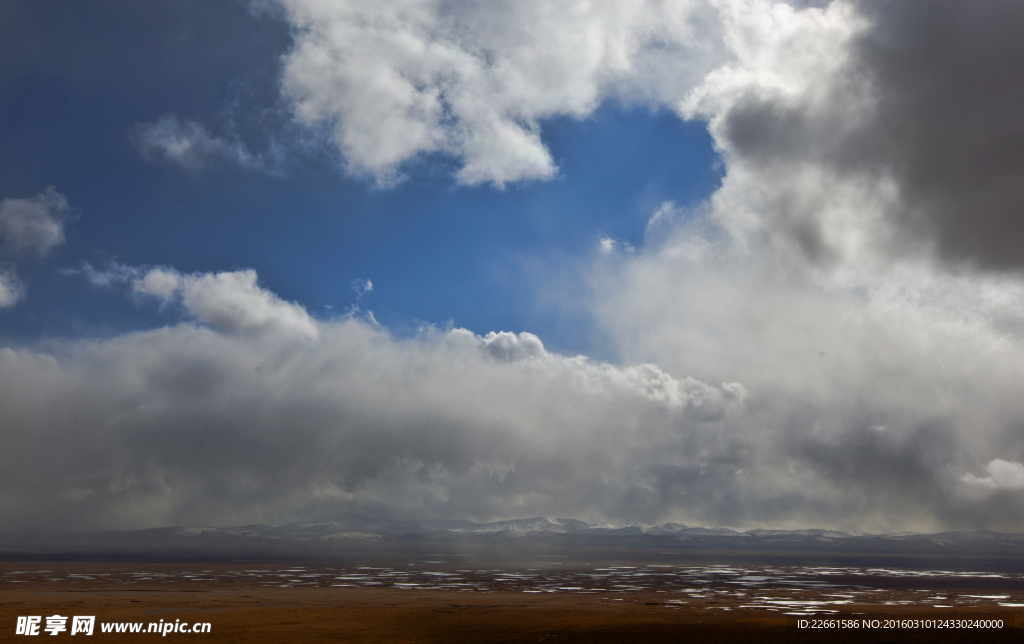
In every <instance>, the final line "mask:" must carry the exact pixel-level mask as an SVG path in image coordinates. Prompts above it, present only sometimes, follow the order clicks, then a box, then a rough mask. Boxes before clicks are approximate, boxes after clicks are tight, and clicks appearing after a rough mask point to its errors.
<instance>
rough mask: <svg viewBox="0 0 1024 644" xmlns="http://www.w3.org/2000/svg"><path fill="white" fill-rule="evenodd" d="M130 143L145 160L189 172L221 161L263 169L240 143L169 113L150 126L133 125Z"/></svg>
mask: <svg viewBox="0 0 1024 644" xmlns="http://www.w3.org/2000/svg"><path fill="white" fill-rule="evenodd" d="M133 139H134V142H135V145H136V146H137V147H138V149H139V152H141V153H142V155H143V156H144V157H145V158H147V159H151V160H160V161H167V162H170V163H175V164H177V165H180V166H183V167H185V168H188V169H190V170H198V169H200V168H202V167H204V166H206V165H209V164H211V163H218V162H224V161H226V162H230V163H235V164H237V165H239V166H241V167H243V168H258V167H262V165H263V161H262V159H261V158H260V157H258V156H255V155H253V154H252V153H251V152H250V151H249V149H248V148H247V147H246V146H245V144H243V143H242V142H241V141H238V140H228V139H225V138H221V137H217V136H214V135H212V134H210V132H209V131H207V129H206V128H205V127H203V126H202V125H200V124H199V123H196V122H195V121H190V120H187V119H183V118H181V117H180V116H178V115H177V114H173V113H169V114H164V115H163V116H161V117H160V119H159V120H157V121H155V122H153V123H142V124H139V125H137V126H136V127H135V130H134V132H133Z"/></svg>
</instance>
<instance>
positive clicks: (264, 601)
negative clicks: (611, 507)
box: [0, 559, 1024, 644]
mask: <svg viewBox="0 0 1024 644" xmlns="http://www.w3.org/2000/svg"><path fill="white" fill-rule="evenodd" d="M0 580H2V581H0V624H2V625H3V627H2V631H0V640H3V641H19V640H23V639H24V638H23V636H18V635H15V625H16V622H17V618H18V617H19V616H26V615H38V616H41V617H43V621H44V622H45V617H47V616H51V615H62V616H74V615H94V616H95V617H96V627H95V632H94V635H93V637H95V638H98V639H101V640H104V641H123V642H134V641H153V639H154V638H156V637H161V636H160V635H157V634H154V633H146V632H143V633H139V634H129V633H103V632H101V630H102V629H101V624H104V623H142V624H143V626H142V629H143V631H145V629H146V627H147V626H148V624H149V623H151V622H159V621H160V620H163V621H164V622H165V623H166V622H174V621H176V620H179V621H180V622H182V623H187V624H194V623H196V622H209V623H210V625H211V632H210V633H208V634H204V633H195V634H193V633H188V634H186V633H169V634H168V635H166V636H164V637H169V638H171V639H172V640H179V641H180V640H192V641H197V640H199V641H202V640H205V641H213V642H352V643H357V642H358V643H363V642H424V643H426V642H451V643H463V642H467V643H468V642H496V643H505V642H508V643H512V642H549V643H550V642H553V643H555V644H562V643H575V642H679V641H686V640H689V639H691V638H696V639H697V640H698V641H702V642H724V641H734V642H736V641H738V642H744V641H764V642H797V641H831V642H914V641H922V642H925V641H928V642H943V641H949V642H965V641H978V642H1001V641H1007V642H1009V641H1020V639H1021V636H1022V635H1024V631H1022V630H1021V629H1022V627H1024V579H1022V578H1021V576H1020V575H1017V574H993V573H977V574H974V573H970V572H950V571H939V570H933V571H920V570H919V571H911V570H898V569H883V568H863V567H823V566H771V565H756V564H755V565H740V564H736V563H731V564H728V565H724V564H701V565H687V564H679V565H673V564H653V565H652V564H645V563H644V562H642V561H616V562H602V563H580V562H571V563H570V562H567V563H558V562H552V561H543V562H540V563H529V565H528V566H524V565H518V564H510V562H508V561H501V562H487V561H466V560H461V561H453V560H447V561H446V560H441V559H438V560H417V561H412V562H410V561H399V562H374V563H368V562H359V563H351V564H346V563H343V562H331V563H322V562H306V563H304V564H296V563H293V562H273V563H267V562H258V561H241V562H239V561H236V562H230V563H220V562H166V561H165V562H160V561H135V562H130V561H129V562H118V561H105V562H89V561H56V562H55V561H8V562H0ZM874 618H877V619H880V620H882V624H883V625H884V624H885V623H886V620H893V619H907V618H916V619H924V620H961V622H962V621H964V620H966V621H974V620H993V619H996V620H1002V621H1003V628H1001V629H978V628H969V629H948V628H943V629H936V628H916V629H915V628H884V627H879V628H863V627H858V628H844V629H808V628H803V629H801V628H798V621H799V620H805V621H807V622H809V623H814V622H815V621H816V620H817V621H819V622H820V621H822V620H838V619H846V620H849V619H856V620H857V621H858V623H864V622H863V620H866V619H874ZM42 636H44V637H47V639H49V635H47V634H46V633H42ZM58 637H62V638H63V637H70V635H69V633H67V632H64V633H60V634H59V635H58ZM74 637H79V635H75V636H74ZM90 639H91V638H90Z"/></svg>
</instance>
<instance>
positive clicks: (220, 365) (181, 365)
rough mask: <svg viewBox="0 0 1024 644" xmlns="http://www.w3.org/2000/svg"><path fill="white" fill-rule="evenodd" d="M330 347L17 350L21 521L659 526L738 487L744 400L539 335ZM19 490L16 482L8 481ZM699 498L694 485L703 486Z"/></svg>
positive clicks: (11, 403) (377, 337) (13, 410)
mask: <svg viewBox="0 0 1024 644" xmlns="http://www.w3.org/2000/svg"><path fill="white" fill-rule="evenodd" d="M319 331H320V340H319V342H318V343H317V344H315V345H303V344H296V343H282V342H280V341H277V340H276V339H272V338H260V339H258V338H252V337H239V336H229V335H224V334H221V333H217V332H215V331H213V330H209V329H205V328H200V327H195V326H191V325H187V324H186V325H179V326H176V327H172V328H166V329H161V330H157V331H150V332H145V333H138V334H132V335H129V336H124V337H120V338H116V339H114V340H110V341H105V342H84V341H81V342H73V343H68V344H64V345H61V346H54V347H52V348H51V350H50V351H49V352H47V353H43V352H39V351H35V352H33V351H27V350H25V351H13V350H10V349H4V350H2V351H0V382H2V385H3V386H2V387H0V392H3V394H2V396H3V400H2V404H3V407H4V410H5V412H4V414H3V417H2V419H0V423H3V432H4V435H5V436H6V437H7V442H8V445H9V447H10V449H7V450H4V453H3V455H2V456H0V461H2V465H3V467H2V468H0V472H2V473H0V477H2V478H3V486H0V487H2V489H4V490H8V493H7V494H6V495H5V496H3V497H0V514H2V516H4V517H5V522H6V524H7V525H20V526H37V527H49V528H55V527H110V526H122V527H144V526H151V525H167V524H175V523H215V524H222V525H223V524H232V523H245V522H254V521H274V520H284V519H287V518H291V517H296V516H309V515H311V514H313V515H315V514H317V513H326V512H331V511H337V510H339V509H362V510H364V511H368V512H388V513H397V514H402V515H407V516H440V515H444V516H470V517H481V518H486V517H494V516H508V515H512V516H518V515H524V514H537V513H542V514H543V513H548V514H574V515H583V516H587V517H591V518H595V519H597V518H604V517H614V518H620V519H628V518H642V519H647V520H654V519H657V518H661V517H662V516H664V515H665V500H666V497H668V498H678V499H680V500H682V502H683V505H684V506H693V507H694V508H697V507H699V506H701V505H702V504H704V503H706V502H707V501H706V500H705V501H702V500H700V496H699V495H692V493H693V490H692V489H688V488H689V487H690V485H692V484H694V483H696V484H697V485H698V486H699V487H707V488H709V489H713V488H714V487H716V486H717V485H719V484H720V483H716V482H714V481H716V480H717V479H719V478H720V476H721V472H719V466H718V465H716V459H717V458H720V457H721V455H722V454H723V453H728V452H729V451H730V450H731V449H734V446H731V445H730V444H731V443H732V441H731V439H730V438H729V437H728V436H727V435H726V432H725V428H726V427H727V426H728V424H729V423H730V419H731V418H732V417H733V416H735V415H736V414H741V413H742V411H743V404H744V403H743V400H744V396H745V390H744V389H743V388H742V386H740V385H737V384H727V385H720V386H711V385H707V384H703V383H700V382H697V381H695V380H692V379H688V378H682V379H680V378H675V377H673V376H671V375H669V374H667V373H665V372H663V371H662V370H660V369H659V368H657V367H655V366H653V365H641V366H636V367H630V368H618V367H613V366H610V365H607V364H602V363H595V362H592V361H589V360H587V359H585V358H582V357H577V358H568V357H563V356H558V355H555V354H551V353H548V352H547V351H545V350H544V348H543V345H542V344H541V343H540V341H539V340H538V339H537V338H536V337H535V336H532V335H530V334H519V335H513V334H494V335H490V336H488V337H479V336H475V335H474V334H472V333H470V332H468V331H465V330H461V329H455V330H452V331H450V332H447V333H443V332H436V331H426V332H424V333H423V334H422V335H421V336H419V337H417V338H415V339H412V340H406V341H397V340H395V339H393V338H391V337H389V336H388V335H387V334H386V333H384V332H382V331H380V330H378V329H376V328H374V327H372V326H370V325H368V324H366V323H363V322H360V321H357V320H351V319H349V320H342V321H338V322H329V323H320V325H319ZM15 489H17V490H19V493H18V494H11V493H10V491H11V490H15ZM688 495H690V496H688Z"/></svg>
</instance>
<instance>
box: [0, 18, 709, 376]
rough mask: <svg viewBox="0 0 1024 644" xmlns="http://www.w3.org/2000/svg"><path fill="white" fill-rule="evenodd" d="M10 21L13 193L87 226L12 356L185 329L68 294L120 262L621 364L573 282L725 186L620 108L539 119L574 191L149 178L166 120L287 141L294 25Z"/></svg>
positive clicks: (410, 169)
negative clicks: (671, 210)
mask: <svg viewBox="0 0 1024 644" xmlns="http://www.w3.org/2000/svg"><path fill="white" fill-rule="evenodd" d="M14 6H15V7H16V9H15V12H16V20H12V21H7V23H6V24H7V25H8V28H9V29H11V28H12V26H13V25H15V24H18V25H20V27H21V28H20V29H17V34H16V35H15V37H5V38H4V42H5V43H6V44H5V45H4V47H5V49H6V51H5V53H4V55H3V60H4V61H6V62H5V63H4V65H3V67H4V71H3V74H2V76H0V79H2V83H3V85H2V89H0V96H2V99H0V133H2V140H4V141H5V142H6V143H5V145H4V146H3V151H2V152H0V194H2V195H4V196H6V197H16V198H17V197H22V198H23V197H29V196H31V195H34V194H36V193H39V192H40V191H42V190H43V189H44V188H46V187H47V186H50V185H52V186H54V187H55V188H56V189H57V190H58V191H59V192H60V193H61V194H63V195H65V196H66V197H67V198H68V200H69V201H70V203H71V205H72V207H73V208H74V209H75V212H76V214H77V215H78V217H77V219H76V220H75V221H74V223H72V224H71V225H70V226H69V228H68V232H67V245H66V246H65V247H63V248H62V249H60V251H59V253H57V254H55V256H54V257H52V258H51V259H50V260H49V261H46V262H37V263H35V264H34V265H30V266H28V267H27V268H26V269H25V271H24V274H25V277H26V278H27V280H28V289H27V291H26V294H27V296H26V299H25V300H24V301H23V302H22V303H21V304H20V305H19V306H18V307H17V308H14V309H12V310H6V311H3V312H0V316H2V318H0V322H2V327H3V332H2V333H3V334H4V336H6V337H7V338H9V341H19V340H21V341H25V340H31V339H36V338H39V337H45V336H60V337H67V336H72V337H75V336H99V337H105V336H109V335H111V334H115V333H120V332H124V331H127V330H132V329H141V328H150V327H153V326H159V325H163V324H168V323H173V322H174V321H176V320H175V318H174V316H173V314H168V313H167V312H164V313H162V314H161V313H160V312H157V311H155V310H153V308H152V307H146V306H137V305H135V304H133V303H132V302H131V301H128V300H126V299H125V298H124V297H121V296H119V295H116V294H114V293H110V292H102V291H98V290H97V289H94V288H90V287H89V285H88V284H87V282H86V281H85V280H84V279H83V278H82V277H81V276H77V277H76V276H69V275H67V274H66V270H67V269H74V268H78V267H80V266H81V264H82V263H83V262H89V263H90V264H92V265H93V266H95V267H97V268H103V267H104V266H105V264H107V263H109V262H111V261H116V262H120V263H124V264H128V265H169V266H173V267H175V268H177V269H178V270H181V271H186V272H193V271H198V272H205V271H222V270H229V269H238V268H254V269H256V270H257V272H258V273H259V275H260V279H261V282H262V283H263V284H264V285H266V286H267V287H268V288H270V289H271V290H273V291H274V292H276V293H278V294H279V295H281V297H283V298H285V299H288V300H292V301H296V302H299V303H300V304H302V305H303V306H305V307H306V308H307V309H308V310H309V311H310V312H311V313H312V314H314V315H316V316H318V317H321V318H327V317H331V316H334V315H339V314H343V313H345V312H346V311H347V310H349V308H350V307H352V306H353V305H354V304H355V300H356V293H355V291H354V289H353V288H352V283H353V282H354V281H365V280H367V279H369V280H372V282H373V285H374V290H373V291H372V292H371V293H367V294H366V295H365V296H364V297H363V299H362V301H361V306H362V308H364V309H367V310H372V311H373V313H374V315H375V317H376V319H377V320H378V321H380V322H381V323H382V324H384V325H385V326H387V327H389V328H392V329H394V330H395V331H396V332H398V333H402V332H405V331H407V330H408V329H411V328H415V327H417V326H419V325H421V324H423V323H427V324H434V325H438V326H442V327H444V326H446V325H449V324H454V325H456V326H462V327H466V328H469V329H472V330H473V331H476V332H478V333H486V332H488V331H502V330H504V331H515V332H520V331H531V332H533V333H536V334H537V335H539V336H540V337H541V338H542V339H543V340H544V341H545V342H546V343H548V344H549V345H551V346H552V347H554V348H557V349H560V350H562V351H566V352H578V353H590V352H595V353H597V354H600V355H603V356H607V357H614V354H611V353H610V352H609V349H608V347H607V345H606V344H604V343H602V342H600V339H599V338H597V337H595V334H594V330H593V325H592V324H591V321H590V320H589V319H588V318H589V315H588V313H587V312H586V309H585V307H584V306H583V303H582V302H579V301H576V302H573V301H572V300H574V299H578V298H581V297H585V291H586V287H585V284H583V283H582V282H581V281H580V279H579V277H578V276H574V271H576V269H577V268H578V264H579V263H581V262H588V261H590V260H591V259H592V258H593V256H594V254H595V252H596V248H597V244H598V240H599V239H600V238H602V237H611V238H614V239H617V240H621V241H623V242H625V243H628V244H631V245H633V246H640V245H642V244H643V237H644V227H645V225H646V223H647V220H648V219H649V217H650V216H651V214H652V213H653V212H654V210H655V209H656V208H657V207H658V205H659V204H661V203H662V202H665V201H672V202H674V203H676V204H677V205H681V206H689V205H696V204H698V203H699V202H700V201H701V200H703V199H706V198H707V197H708V196H709V195H710V194H711V192H712V191H713V190H714V189H715V188H716V187H717V185H718V183H719V181H720V178H721V164H720V162H719V161H718V157H717V155H716V153H715V152H714V150H713V147H712V141H711V138H710V136H709V135H708V133H707V130H706V128H705V126H704V124H703V123H701V122H699V121H697V122H685V121H683V120H682V119H680V118H679V117H678V116H677V115H676V114H673V113H671V112H668V111H664V110H655V109H651V108H648V107H643V106H632V107H630V106H624V105H622V104H615V103H609V104H607V105H605V106H603V107H601V108H600V109H599V110H597V111H596V112H595V113H593V114H592V115H590V116H588V117H586V118H582V119H579V118H575V117H571V116H561V117H555V118H549V119H545V120H543V121H542V123H541V126H542V133H541V136H542V139H543V141H544V143H545V144H546V145H547V147H548V149H549V150H550V151H551V154H552V156H553V157H554V159H555V160H556V162H557V165H558V166H559V169H560V170H559V175H558V177H557V178H555V179H553V180H548V181H522V182H517V183H513V184H511V185H509V186H507V187H505V188H504V189H500V188H497V187H495V186H493V185H482V186H465V185H459V184H458V182H457V181H456V180H455V179H454V178H453V176H452V172H451V170H452V167H453V166H452V162H451V160H450V159H448V158H445V155H443V154H441V155H438V154H434V155H430V156H428V157H425V158H421V159H419V160H414V161H412V162H410V163H407V164H406V175H407V176H406V178H405V180H404V181H402V182H401V183H400V184H398V185H397V186H394V187H390V188H381V187H379V186H377V185H376V184H375V182H373V181H372V180H367V179H365V178H358V177H356V178H353V177H351V176H349V175H347V174H346V173H345V171H344V169H343V168H342V167H341V161H340V159H339V158H338V157H337V155H332V154H324V153H316V152H311V151H306V152H305V153H302V152H297V153H295V154H294V158H291V159H289V160H288V162H287V163H286V164H285V165H284V166H283V167H281V168H280V169H277V170H275V171H274V172H264V171H259V170H255V171H254V170H247V169H243V168H238V167H235V166H232V165H231V164H228V163H214V164H211V165H209V166H207V167H204V168H202V169H199V170H193V169H187V168H181V167H176V166H173V165H171V164H168V163H160V162H152V161H147V160H146V159H144V158H143V156H142V155H141V154H140V152H139V150H138V149H137V147H136V146H134V145H133V144H132V135H133V132H134V131H135V129H134V128H137V126H138V125H139V124H142V123H149V122H152V121H155V120H157V119H158V118H160V117H161V116H163V115H164V114H166V113H168V112H174V113H177V114H181V115H185V116H187V117H188V118H190V119H193V120H196V121H198V122H201V123H204V124H208V127H210V128H211V129H213V130H216V129H222V128H224V127H225V124H226V123H227V122H228V121H230V122H232V123H240V124H241V126H240V127H239V128H238V129H239V130H240V132H241V134H240V136H241V137H242V138H243V139H246V138H248V140H247V141H246V143H247V144H248V145H249V146H250V147H251V148H253V149H260V148H261V146H267V145H268V141H270V140H271V139H273V138H275V137H281V136H283V132H284V130H285V129H286V123H285V120H286V119H285V117H284V116H282V115H281V110H282V101H281V99H280V98H279V96H278V95H277V91H276V84H277V81H278V79H279V77H280V75H281V60H280V59H281V56H282V54H284V52H285V51H286V49H287V48H288V47H289V46H290V44H291V40H290V37H289V34H288V31H287V28H286V26H285V25H284V24H283V23H282V22H281V21H279V20H276V19H274V18H272V17H269V16H262V17H260V16H254V15H252V13H250V12H249V11H248V10H247V8H246V6H245V5H244V4H242V3H223V4H218V5H217V6H210V5H209V4H208V3H188V2H186V3H158V4H155V5H152V6H151V7H149V8H145V9H143V8H141V7H140V8H134V9H125V8H123V7H120V6H117V5H116V4H105V3H76V4H64V5H53V6H51V5H49V4H47V3H36V4H28V3H25V4H16V5H14ZM6 35H7V36H11V35H12V34H6ZM540 289H543V291H544V292H545V293H546V295H545V297H543V298H539V297H537V295H536V291H538V290H540ZM552 291H554V292H555V293H556V294H557V295H554V296H553V295H552ZM553 297H554V298H555V299H556V300H557V299H561V298H564V300H565V301H564V303H563V304H562V305H555V304H554V303H553V302H552V301H551V300H552V298H553Z"/></svg>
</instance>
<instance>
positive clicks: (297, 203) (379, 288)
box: [0, 0, 1024, 533]
mask: <svg viewBox="0 0 1024 644" xmlns="http://www.w3.org/2000/svg"><path fill="white" fill-rule="evenodd" d="M1021 27H1024V6H1021V5H1020V4H1019V3H1017V2H1010V1H993V2H988V3H984V4H967V3H961V2H954V1H951V0H937V1H936V0H928V1H925V0H907V1H902V2H886V1H881V0H875V1H867V0H865V1H844V0H834V1H833V2H797V1H792V2H772V1H770V0H676V1H673V2H666V1H656V0H629V1H626V0H606V1H604V2H597V1H594V2H577V1H568V0H536V1H533V0H527V1H523V0H519V1H516V2H511V1H510V2H505V1H503V0H501V1H497V2H495V1H488V2H484V1H482V0H420V1H414V0H375V1H373V2H366V1H362V0H338V1H336V2H328V1H326V0H250V1H243V0H237V1H233V2H222V3H209V2H200V1H197V0H180V1H176V2H171V1H170V0H167V1H164V0H159V1H156V2H147V3H137V4H132V5H126V4H125V3H120V2H113V1H103V0H90V1H87V2H76V3H67V2H57V1H56V0H53V1H50V0H43V1H38V0H35V1H31V2H30V1H28V0H3V1H2V2H0V141H2V142H3V145H2V146H0V436H2V440H3V443H4V445H5V447H4V449H3V450H0V524H2V525H4V526H5V528H6V529H14V530H95V529H140V528H148V527H158V526H167V525H211V526H230V525H240V524H249V523H281V522H286V521H291V520H299V519H309V518H314V517H319V516H325V515H329V514H333V513H338V512H344V511H356V512H362V513H366V514H373V515H378V516H387V517H392V518H435V517H440V518H462V519H472V520H480V521H489V520H500V519H509V518H523V517H532V516H540V515H545V516H555V517H571V518H576V519H581V520H585V521H590V522H594V523H608V524H615V525H622V524H627V523H632V522H637V521H639V522H643V523H649V524H650V523H661V522H668V521H676V522H680V523H686V524H690V525H704V526H729V527H734V528H740V529H750V528H759V527H765V528H809V527H816V528H830V529H838V530H846V531H856V532H870V533H882V532H896V531H925V532H935V531H941V530H961V529H966V530H976V529H990V530H1004V531H1024V401H1022V400H1021V396H1020V395H1019V392H1020V391H1021V390H1022V389H1021V388H1022V385H1024V359H1022V358H1024V337H1022V331H1024V273H1022V269H1024V244H1022V243H1021V241H1022V239H1024V210H1022V206H1021V205H1020V204H1022V203H1024V199H1022V198H1024V181H1021V180H1020V175H1021V173H1022V171H1024V109H1022V108H1024V82H1022V81H1021V80H1020V78H1019V73H1018V71H1017V70H1019V69H1020V68H1021V66H1022V65H1024V45H1021V44H1020V39H1019V38H1018V37H1017V34H1019V32H1020V29H1021Z"/></svg>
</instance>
